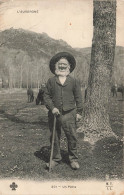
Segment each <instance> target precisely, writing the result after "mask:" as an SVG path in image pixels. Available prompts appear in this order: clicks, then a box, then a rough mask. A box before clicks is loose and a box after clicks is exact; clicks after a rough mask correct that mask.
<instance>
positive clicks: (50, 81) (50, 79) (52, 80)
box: [47, 76, 56, 84]
mask: <svg viewBox="0 0 124 195" xmlns="http://www.w3.org/2000/svg"><path fill="white" fill-rule="evenodd" d="M55 79H56V77H55V76H53V77H50V78H49V79H48V81H47V84H48V83H53V82H54V81H55Z"/></svg>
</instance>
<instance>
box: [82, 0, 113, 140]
mask: <svg viewBox="0 0 124 195" xmlns="http://www.w3.org/2000/svg"><path fill="white" fill-rule="evenodd" d="M93 25H94V32H93V41H92V51H91V63H90V72H89V80H88V88H87V97H86V103H85V106H84V120H83V125H82V127H81V128H80V129H79V130H80V131H81V132H82V131H83V132H84V140H85V141H89V142H90V143H95V142H96V141H98V140H99V139H102V138H105V137H108V136H115V134H114V133H113V131H112V129H111V126H110V122H109V100H110V88H111V77H112V67H113V63H114V55H115V44H116V0H107V1H94V13H93Z"/></svg>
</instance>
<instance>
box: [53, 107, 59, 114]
mask: <svg viewBox="0 0 124 195" xmlns="http://www.w3.org/2000/svg"><path fill="white" fill-rule="evenodd" d="M52 113H53V114H54V115H59V114H60V112H59V110H58V108H53V110H52Z"/></svg>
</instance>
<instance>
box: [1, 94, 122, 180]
mask: <svg viewBox="0 0 124 195" xmlns="http://www.w3.org/2000/svg"><path fill="white" fill-rule="evenodd" d="M35 96H36V92H35ZM123 104H124V101H121V97H120V96H119V97H118V98H113V97H112V98H111V111H110V122H111V126H112V129H113V131H114V132H115V133H116V134H117V135H118V136H119V138H120V140H121V139H122V137H123V118H124V111H123V110H124V109H123V108H124V105H123ZM0 132H1V133H0V137H1V141H0V177H1V178H10V177H13V178H24V179H27V178H28V179H29V178H31V179H34V180H51V179H52V180H72V179H73V180H74V179H75V180H87V179H99V180H104V179H105V177H106V175H109V177H110V178H111V179H123V168H122V167H123V142H122V141H120V140H115V139H112V138H106V139H104V140H101V141H99V142H97V143H96V145H95V148H94V150H92V147H91V145H90V144H89V143H88V142H84V141H83V138H82V137H81V136H80V135H78V153H79V162H80V169H79V170H77V171H74V170H72V169H71V168H70V166H69V163H68V158H67V156H68V155H67V145H66V138H65V136H64V133H63V134H62V137H61V149H62V151H61V152H62V156H63V161H62V163H61V164H60V165H59V166H57V167H55V169H54V170H53V171H52V172H51V173H49V172H48V170H46V169H45V167H46V162H48V161H49V155H50V148H49V136H50V134H49V129H48V123H47V110H46V108H45V107H44V106H43V105H42V106H41V105H37V106H36V104H35V102H33V103H27V96H26V91H19V90H18V91H13V92H11V91H9V92H6V91H2V92H1V93H0Z"/></svg>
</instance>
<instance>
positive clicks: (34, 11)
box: [17, 9, 38, 14]
mask: <svg viewBox="0 0 124 195" xmlns="http://www.w3.org/2000/svg"><path fill="white" fill-rule="evenodd" d="M17 13H19V14H26V13H34V14H38V10H34V9H32V10H17Z"/></svg>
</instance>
